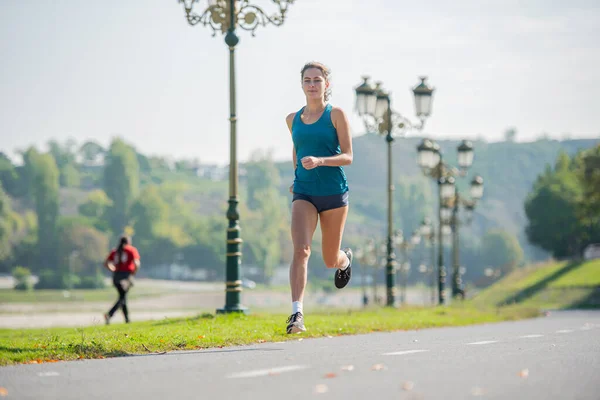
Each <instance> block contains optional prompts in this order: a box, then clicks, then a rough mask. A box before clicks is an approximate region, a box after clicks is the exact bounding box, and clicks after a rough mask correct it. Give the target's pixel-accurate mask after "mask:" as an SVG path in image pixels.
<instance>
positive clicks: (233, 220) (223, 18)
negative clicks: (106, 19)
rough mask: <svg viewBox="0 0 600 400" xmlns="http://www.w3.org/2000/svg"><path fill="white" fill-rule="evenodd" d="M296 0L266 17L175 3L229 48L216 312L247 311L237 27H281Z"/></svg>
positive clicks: (229, 3) (222, 4) (255, 11)
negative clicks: (221, 279)
mask: <svg viewBox="0 0 600 400" xmlns="http://www.w3.org/2000/svg"><path fill="white" fill-rule="evenodd" d="M294 1H295V0H273V2H274V3H275V4H276V5H277V7H278V11H277V12H276V13H275V14H273V15H267V14H266V13H265V12H264V11H263V10H262V9H261V8H260V7H258V6H255V5H253V4H250V2H249V0H207V6H206V7H205V8H204V9H203V10H202V11H200V12H199V13H197V12H195V11H193V7H194V5H195V4H199V3H201V0H178V2H179V3H180V4H183V5H184V9H185V15H186V19H187V21H188V23H189V24H190V25H192V26H194V25H198V24H200V25H203V26H208V27H209V28H210V29H211V30H212V32H213V36H215V35H216V34H217V32H221V33H222V34H224V35H225V43H226V44H227V47H228V48H229V109H230V114H229V124H230V125H229V127H230V128H229V129H230V136H229V140H230V142H229V146H230V147H229V201H228V202H229V208H228V209H227V219H228V220H229V225H228V227H227V269H226V273H225V275H226V277H225V307H223V308H221V309H218V310H217V313H229V312H247V311H248V309H247V308H246V307H244V306H242V305H241V304H240V297H241V292H242V281H241V279H240V263H241V256H242V249H241V247H242V239H241V237H240V226H239V219H240V217H239V212H238V207H237V206H238V203H239V198H238V162H237V133H236V122H237V115H236V96H235V51H234V50H235V46H236V45H237V44H238V42H239V38H238V36H237V34H236V28H241V29H243V30H246V31H250V32H251V33H252V36H254V34H255V31H256V29H257V28H258V27H259V26H261V25H262V26H266V25H268V24H272V25H275V26H280V25H282V24H283V22H284V20H285V16H286V13H287V10H288V7H289V6H290V5H291V4H293V3H294Z"/></svg>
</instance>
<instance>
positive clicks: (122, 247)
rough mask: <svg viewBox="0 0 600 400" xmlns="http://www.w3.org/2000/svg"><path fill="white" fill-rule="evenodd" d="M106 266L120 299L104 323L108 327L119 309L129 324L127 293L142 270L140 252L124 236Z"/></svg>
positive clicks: (107, 314) (105, 317) (109, 256)
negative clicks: (134, 276) (132, 277)
mask: <svg viewBox="0 0 600 400" xmlns="http://www.w3.org/2000/svg"><path fill="white" fill-rule="evenodd" d="M104 266H105V267H106V268H107V269H108V270H109V271H111V272H112V273H113V285H114V286H115V288H116V289H117V292H118V293H119V299H118V300H117V302H116V303H115V305H114V306H113V308H111V309H110V311H109V312H108V313H106V314H104V321H105V322H106V324H107V325H108V324H109V323H110V319H111V318H112V316H113V315H114V314H115V312H117V310H118V309H119V308H121V309H122V310H123V315H124V316H125V322H126V323H129V312H128V310H127V292H128V291H129V289H130V288H131V286H133V283H132V280H131V276H132V275H135V273H136V272H137V270H138V269H139V268H140V255H139V253H138V250H137V249H136V248H135V247H133V246H132V245H131V239H129V237H127V236H122V237H121V239H120V240H119V246H118V247H117V248H116V249H112V250H111V252H110V254H109V255H108V257H107V258H106V261H105V262H104Z"/></svg>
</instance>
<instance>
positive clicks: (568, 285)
mask: <svg viewBox="0 0 600 400" xmlns="http://www.w3.org/2000/svg"><path fill="white" fill-rule="evenodd" d="M473 303H474V304H476V305H490V306H491V305H504V304H512V303H521V304H523V305H526V306H531V307H540V308H551V309H567V308H588V307H599V306H600V260H593V261H587V262H583V263H575V262H571V263H567V262H557V263H550V264H544V265H537V266H530V267H527V268H523V269H520V270H517V271H515V272H513V273H512V274H510V275H508V276H507V277H506V278H504V279H502V280H501V281H499V282H497V283H496V284H494V285H492V286H491V287H489V288H488V289H486V290H484V291H482V292H481V293H480V294H478V295H477V296H476V297H475V298H474V299H473Z"/></svg>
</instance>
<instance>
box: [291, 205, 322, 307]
mask: <svg viewBox="0 0 600 400" xmlns="http://www.w3.org/2000/svg"><path fill="white" fill-rule="evenodd" d="M318 218H319V215H318V214H317V209H316V208H315V206H313V205H312V204H311V203H310V202H308V201H305V200H296V201H294V202H292V227H291V229H292V244H293V246H294V255H293V257H292V264H291V265H290V287H291V289H292V302H295V301H300V302H301V301H302V300H303V298H304V289H305V288H306V281H307V275H308V259H309V257H310V245H311V243H312V238H313V235H314V233H315V229H316V228H317V220H318Z"/></svg>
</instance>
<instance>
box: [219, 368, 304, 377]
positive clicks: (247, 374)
mask: <svg viewBox="0 0 600 400" xmlns="http://www.w3.org/2000/svg"><path fill="white" fill-rule="evenodd" d="M307 368H310V367H309V366H308V365H288V366H285V367H275V368H269V369H257V370H254V371H246V372H238V373H235V374H231V375H228V376H227V377H228V378H256V377H257V376H267V375H277V374H280V373H282V372H290V371H298V370H301V369H307Z"/></svg>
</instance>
